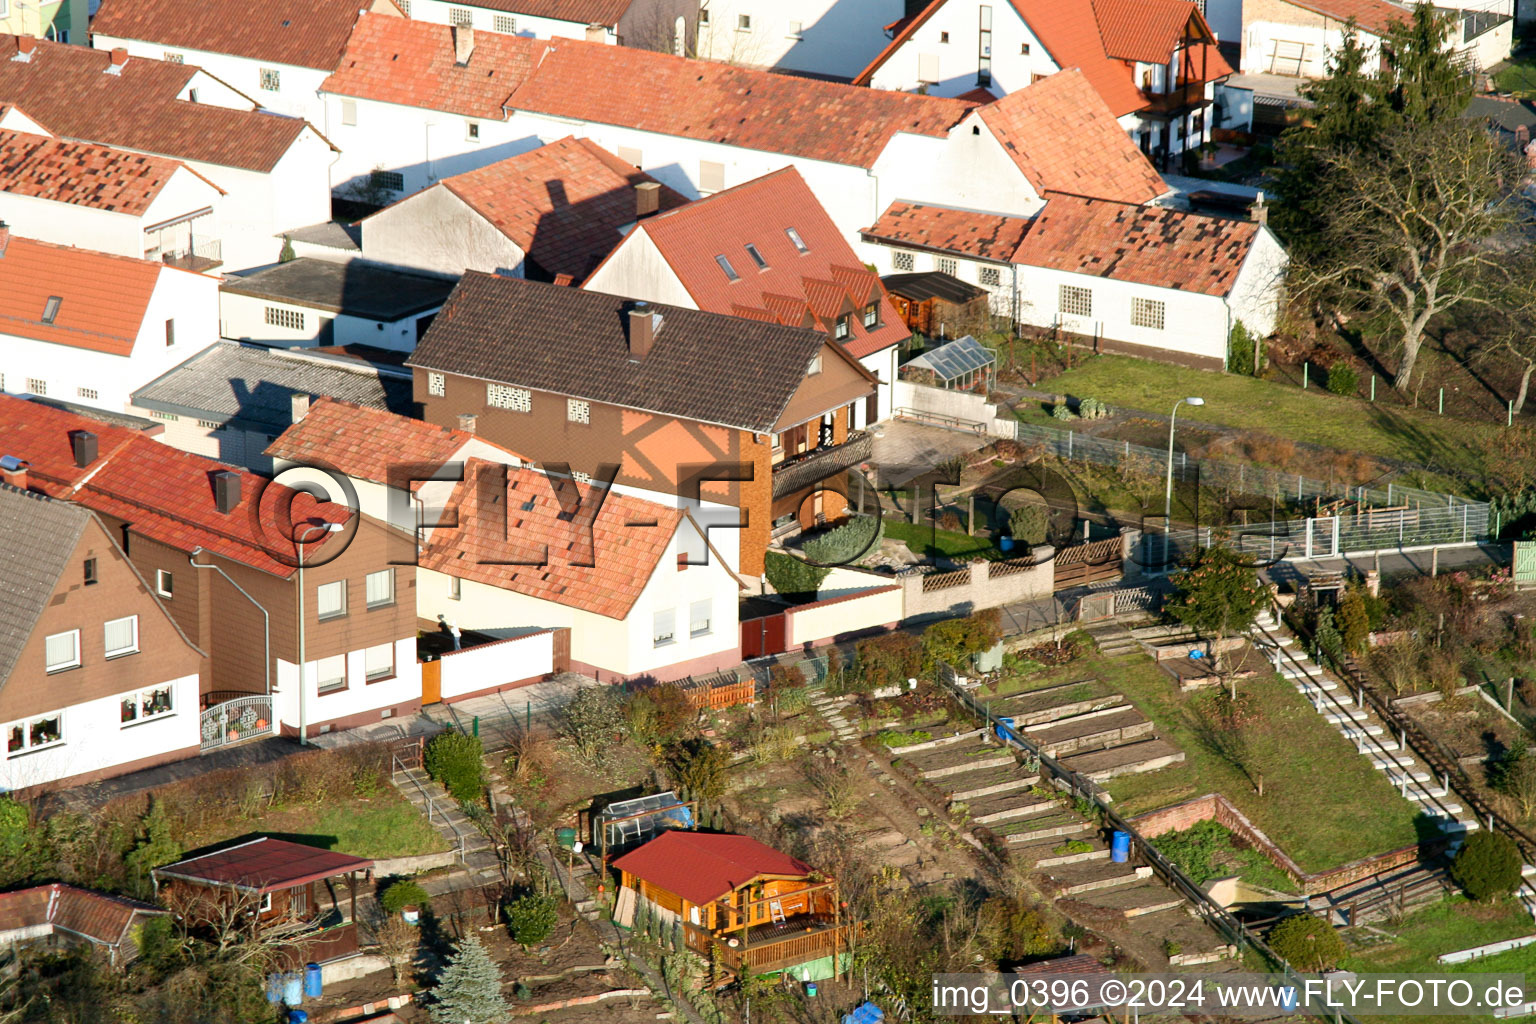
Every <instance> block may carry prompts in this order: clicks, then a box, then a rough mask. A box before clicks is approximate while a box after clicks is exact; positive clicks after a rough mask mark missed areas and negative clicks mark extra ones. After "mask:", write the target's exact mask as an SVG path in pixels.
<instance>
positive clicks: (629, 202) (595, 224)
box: [363, 137, 688, 281]
mask: <svg viewBox="0 0 1536 1024" xmlns="http://www.w3.org/2000/svg"><path fill="white" fill-rule="evenodd" d="M655 180H656V179H654V178H652V177H651V176H650V175H649V174H646V173H645V172H644V171H640V170H637V169H636V168H634V167H633V166H631V165H629V164H626V163H625V162H624V161H622V160H620V159H619V158H618V157H616V156H614V155H613V154H612V153H610V152H608V151H607V150H606V149H603V148H602V147H601V146H599V145H597V144H596V143H594V142H591V141H589V140H587V139H576V138H570V137H567V138H564V139H560V140H559V141H557V142H551V143H550V144H549V145H547V146H540V147H539V148H538V149H535V150H533V151H531V152H528V153H524V154H522V155H521V156H514V157H509V158H507V159H506V160H502V161H499V162H497V163H494V164H490V165H489V166H486V167H481V168H479V169H478V170H473V171H469V172H468V173H466V174H458V175H455V176H453V177H451V178H444V179H443V180H442V181H441V182H439V183H438V184H439V186H440V187H442V188H446V189H447V190H448V191H450V192H452V193H453V194H454V195H456V196H458V197H459V198H460V199H462V200H464V202H466V203H468V204H469V205H470V206H471V207H473V208H474V209H475V211H476V212H478V213H479V214H480V216H482V217H484V218H485V219H486V220H488V221H490V223H491V224H492V225H493V226H494V227H495V228H496V229H497V230H498V231H500V232H501V233H502V234H504V235H506V236H507V237H508V238H510V239H511V240H512V241H514V242H516V243H517V245H518V247H519V248H520V249H522V250H523V251H524V252H525V253H527V254H528V256H529V258H530V259H532V260H533V261H534V262H535V263H537V264H538V265H539V266H540V267H541V268H542V269H543V270H544V271H546V272H547V273H548V274H549V276H550V277H553V276H555V275H556V274H570V275H571V277H572V278H574V279H575V280H577V281H581V280H583V279H584V278H585V277H586V276H587V275H588V274H590V273H591V272H592V270H593V268H594V267H596V266H597V265H598V264H599V263H600V262H602V260H603V258H604V257H605V256H607V255H608V254H609V253H610V252H612V251H613V249H614V247H615V246H616V245H618V244H619V242H620V241H621V240H622V239H623V237H624V236H623V235H622V234H620V229H621V228H623V227H625V226H626V225H630V224H633V223H634V222H635V186H636V185H638V184H640V183H641V182H646V181H655ZM658 198H659V200H660V208H661V209H662V210H670V209H673V208H674V207H678V206H682V205H684V204H686V203H687V202H688V200H687V198H686V197H684V196H682V195H681V194H679V193H678V192H676V191H674V190H673V189H671V188H668V187H667V186H666V185H662V186H661V188H660V190H659V196H658ZM409 201H410V199H409V198H407V199H403V200H401V202H409ZM363 230H364V231H366V230H367V225H366V222H365V223H364V228H363Z"/></svg>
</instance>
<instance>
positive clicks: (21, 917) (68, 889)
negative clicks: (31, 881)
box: [0, 882, 165, 946]
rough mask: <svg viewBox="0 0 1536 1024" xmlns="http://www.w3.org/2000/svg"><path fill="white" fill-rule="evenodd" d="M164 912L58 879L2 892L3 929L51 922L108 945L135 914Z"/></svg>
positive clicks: (118, 938)
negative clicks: (80, 887) (45, 883)
mask: <svg viewBox="0 0 1536 1024" xmlns="http://www.w3.org/2000/svg"><path fill="white" fill-rule="evenodd" d="M164 913H165V911H164V910H161V909H160V908H159V907H156V906H153V905H151V904H149V903H141V902H139V901H138V900H131V899H128V898H127V897H125V896H109V895H107V894H106V893H102V892H93V891H91V890H90V889H79V888H76V887H75V886H73V885H64V884H62V883H59V882H54V883H52V884H51V885H38V886H33V887H32V888H30V889H17V890H15V891H13V892H0V931H6V930H9V929H13V928H40V927H43V926H46V925H52V926H53V927H55V928H58V929H61V930H63V931H67V932H72V933H73V934H75V935H79V936H81V937H83V938H87V939H91V940H93V941H95V942H99V943H102V944H103V945H108V946H115V945H117V944H119V943H121V942H122V941H123V939H124V938H125V937H126V935H127V932H128V928H129V926H130V925H131V924H132V923H133V919H134V916H135V915H138V914H154V915H161V914H164Z"/></svg>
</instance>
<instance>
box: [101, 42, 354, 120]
mask: <svg viewBox="0 0 1536 1024" xmlns="http://www.w3.org/2000/svg"><path fill="white" fill-rule="evenodd" d="M91 46H92V47H94V48H95V49H98V50H111V49H114V48H116V47H122V48H124V49H126V50H127V51H128V56H130V57H145V58H148V59H149V60H167V59H169V57H170V56H171V55H173V54H174V55H177V56H179V57H180V58H181V62H182V63H183V64H193V65H196V66H197V67H200V68H202V69H203V70H204V71H207V72H208V73H209V74H210V75H213V76H214V77H215V78H217V79H219V80H220V81H222V82H224V83H226V84H227V85H229V86H230V87H232V88H234V89H237V90H239V91H240V92H243V93H245V95H247V96H249V97H251V98H252V99H254V100H255V101H256V102H257V103H259V104H261V105H262V106H263V107H265V108H267V109H268V110H272V111H276V112H277V113H279V114H287V115H289V116H290V117H302V118H304V119H305V120H306V121H310V122H312V123H315V122H317V119H318V118H319V116H320V109H321V108H320V100H319V97H317V96H316V92H317V91H318V90H319V88H320V83H321V82H324V81H325V79H326V76H327V75H329V74H330V72H328V71H321V70H316V69H315V68H301V67H297V66H295V65H292V64H278V63H276V62H274V61H260V60H253V59H252V58H250V57H236V56H233V55H231V54H227V53H214V52H212V51H209V50H189V49H186V48H185V47H178V46H165V45H164V44H161V43H150V42H143V41H141V40H137V39H122V38H120V37H117V36H103V35H95V36H93V37H92V38H91ZM264 69H266V70H272V71H276V72H277V73H278V86H279V88H278V89H277V90H276V91H273V90H269V89H263V88H262V87H261V72H262V71H263V70H264ZM197 98H198V101H199V102H202V101H203V95H202V93H201V92H199V93H198V97H197Z"/></svg>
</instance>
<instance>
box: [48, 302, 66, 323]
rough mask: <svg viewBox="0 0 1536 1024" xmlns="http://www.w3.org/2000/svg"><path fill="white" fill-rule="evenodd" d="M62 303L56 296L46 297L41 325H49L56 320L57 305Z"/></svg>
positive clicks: (57, 314)
mask: <svg viewBox="0 0 1536 1024" xmlns="http://www.w3.org/2000/svg"><path fill="white" fill-rule="evenodd" d="M63 301H64V300H63V299H61V298H59V297H58V296H57V295H50V296H48V301H47V302H45V303H44V304H43V323H45V324H51V323H53V322H54V320H56V319H58V316H59V305H60V304H61V303H63Z"/></svg>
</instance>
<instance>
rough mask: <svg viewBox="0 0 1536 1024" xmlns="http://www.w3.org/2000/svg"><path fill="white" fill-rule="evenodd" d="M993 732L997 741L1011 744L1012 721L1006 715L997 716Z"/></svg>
mask: <svg viewBox="0 0 1536 1024" xmlns="http://www.w3.org/2000/svg"><path fill="white" fill-rule="evenodd" d="M993 731H994V732H996V733H997V738H998V739H1000V740H1002V741H1003V742H1004V743H1011V742H1012V741H1013V719H1012V718H1010V717H1008V716H1006V715H998V716H997V727H996V728H995V729H994V730H993Z"/></svg>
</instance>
